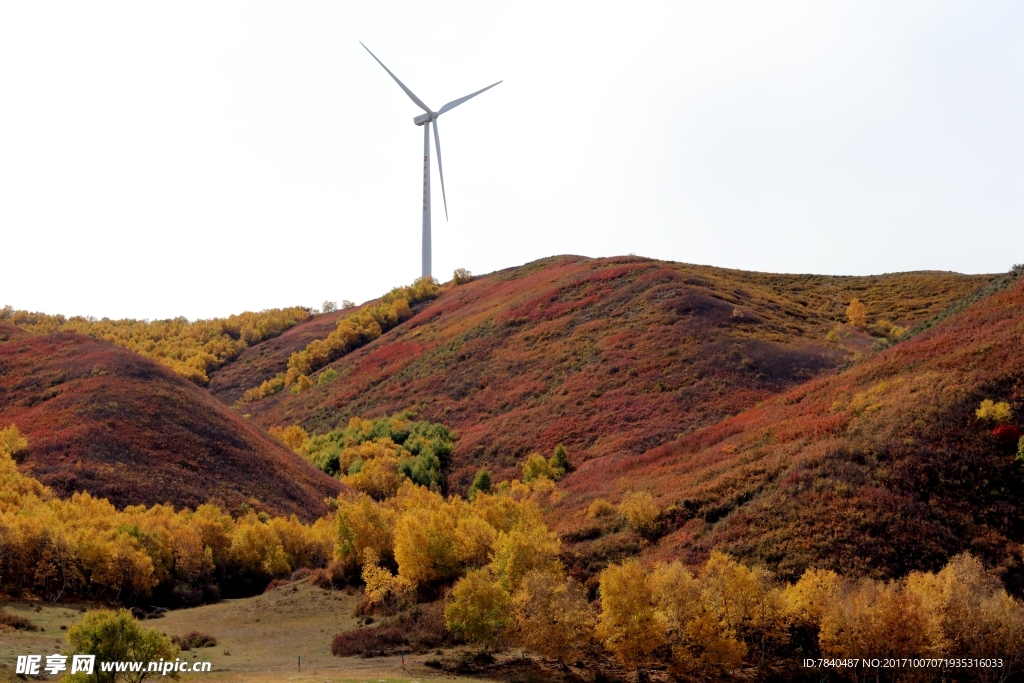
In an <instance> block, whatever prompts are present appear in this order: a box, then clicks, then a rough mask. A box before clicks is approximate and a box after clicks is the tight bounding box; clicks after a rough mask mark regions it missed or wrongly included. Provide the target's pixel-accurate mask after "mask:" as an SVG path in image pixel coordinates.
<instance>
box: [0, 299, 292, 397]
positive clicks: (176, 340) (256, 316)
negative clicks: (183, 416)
mask: <svg viewBox="0 0 1024 683" xmlns="http://www.w3.org/2000/svg"><path fill="white" fill-rule="evenodd" d="M309 317H310V311H309V309H306V308H303V307H302V306H292V307H291V308H274V309H267V310H265V311H260V312H259V313H248V312H247V313H240V314H238V315H232V316H230V317H227V318H212V319H210V320H197V321H195V322H189V321H188V320H187V319H186V318H181V317H179V318H174V319H171V320H154V321H149V320H132V319H124V320H110V319H109V318H103V319H101V320H97V319H96V318H93V317H83V316H73V317H70V318H67V317H65V316H63V315H47V314H45V313H30V312H28V311H16V310H14V309H13V308H12V307H10V306H5V307H4V308H2V309H0V320H3V319H7V320H10V321H11V322H12V323H14V324H15V325H17V326H18V327H19V328H21V329H23V330H25V331H26V332H29V333H30V334H52V333H55V332H77V333H78V334H84V335H88V336H90V337H94V338H96V339H102V340H104V341H108V342H111V343H113V344H117V345H118V346H121V347H124V348H126V349H128V350H130V351H134V352H135V353H138V354H140V355H142V356H146V357H147V358H152V359H154V360H156V361H158V362H160V363H163V364H164V365H166V366H168V367H169V368H171V369H172V370H174V371H175V372H176V373H178V374H179V375H182V376H184V377H187V378H188V379H190V380H192V381H193V382H195V383H196V384H199V385H201V386H206V384H208V383H209V381H210V378H209V373H210V372H211V371H213V370H216V369H217V368H219V367H220V366H222V365H224V364H225V363H227V362H229V361H231V360H233V359H234V358H235V357H236V356H238V354H239V353H241V352H242V351H243V350H244V349H245V348H246V347H248V346H250V345H252V344H256V343H258V342H261V341H263V340H265V339H270V338H271V337H276V336H277V335H279V334H281V333H282V332H284V331H285V330H287V329H289V328H291V327H293V326H295V325H296V324H298V323H300V322H303V321H304V320H306V319H308V318H309Z"/></svg>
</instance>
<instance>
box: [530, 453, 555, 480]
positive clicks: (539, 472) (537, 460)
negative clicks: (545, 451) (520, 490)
mask: <svg viewBox="0 0 1024 683" xmlns="http://www.w3.org/2000/svg"><path fill="white" fill-rule="evenodd" d="M538 477H547V478H548V479H550V480H551V481H554V480H555V479H558V474H557V473H556V472H555V470H554V468H553V467H551V463H549V462H548V461H547V459H546V458H545V457H544V456H543V455H541V454H540V453H532V454H530V455H529V456H528V457H527V458H526V460H524V461H523V481H533V480H534V479H537V478H538Z"/></svg>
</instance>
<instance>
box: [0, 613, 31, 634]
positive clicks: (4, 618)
mask: <svg viewBox="0 0 1024 683" xmlns="http://www.w3.org/2000/svg"><path fill="white" fill-rule="evenodd" d="M4 627H7V628H8V629H11V630H14V631H38V630H39V627H38V626H36V625H35V624H33V623H32V622H31V621H29V620H28V619H26V618H25V617H19V616H18V615H16V614H8V613H7V612H0V631H2V630H4Z"/></svg>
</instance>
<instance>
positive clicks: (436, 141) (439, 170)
mask: <svg viewBox="0 0 1024 683" xmlns="http://www.w3.org/2000/svg"><path fill="white" fill-rule="evenodd" d="M434 149H436V150H437V174H438V175H439V176H441V199H443V200H444V219H445V220H448V197H446V196H445V194H444V168H442V166H441V137H440V136H439V135H438V134H437V119H434Z"/></svg>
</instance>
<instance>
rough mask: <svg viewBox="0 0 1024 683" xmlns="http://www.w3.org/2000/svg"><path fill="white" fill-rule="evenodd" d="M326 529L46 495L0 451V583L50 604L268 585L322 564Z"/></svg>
mask: <svg viewBox="0 0 1024 683" xmlns="http://www.w3.org/2000/svg"><path fill="white" fill-rule="evenodd" d="M334 543H335V534H334V533H333V528H332V525H331V524H330V523H329V522H328V521H326V520H323V521H318V522H317V523H315V524H313V525H308V526H307V525H303V524H302V523H300V522H299V521H298V519H296V518H295V517H292V518H289V519H283V518H273V519H271V518H266V521H264V520H262V519H260V517H258V516H257V515H255V514H251V513H250V514H248V515H246V516H244V517H242V518H240V519H238V520H233V519H232V518H231V517H230V516H229V515H227V514H226V513H224V512H223V511H221V510H220V509H219V508H217V507H216V506H214V505H209V504H207V505H201V506H199V508H197V509H196V510H195V511H192V510H188V509H183V510H175V509H174V508H172V507H171V506H168V505H154V506H152V507H145V506H142V505H134V506H128V507H126V508H125V509H124V510H121V511H118V510H116V509H115V508H114V506H113V505H111V504H110V502H109V501H106V500H103V499H98V498H94V497H92V496H90V495H89V494H88V493H76V494H74V495H72V496H71V497H70V498H69V499H67V500H61V499H59V498H57V497H55V496H54V495H53V494H52V493H51V491H50V490H49V489H48V488H46V487H44V486H42V485H41V484H40V483H39V482H38V481H36V480H35V479H33V478H31V477H27V476H24V475H22V474H21V473H19V472H18V470H17V467H16V466H15V464H14V461H13V460H12V459H11V457H10V455H8V454H6V453H3V454H0V585H3V586H5V588H7V589H14V590H21V589H25V590H34V591H37V592H38V593H40V594H42V595H44V596H47V597H49V598H50V599H54V600H56V599H59V598H60V597H61V596H63V595H64V594H66V593H76V594H89V595H91V596H92V597H94V598H99V597H101V596H103V595H104V594H108V595H111V596H114V597H117V596H122V597H131V596H142V595H147V594H149V593H150V592H151V591H152V590H153V589H154V588H156V587H157V586H158V585H165V586H168V587H170V586H174V585H175V584H176V583H179V582H184V583H186V584H189V585H191V586H201V585H203V584H205V583H207V582H212V581H213V580H214V578H215V576H218V575H219V576H221V577H223V576H224V573H225V572H227V574H229V575H233V576H247V577H255V578H257V579H259V578H263V579H267V580H269V579H270V578H272V577H274V576H281V575H284V574H287V573H289V572H291V571H292V570H293V569H295V568H297V567H299V566H323V564H325V563H326V562H327V561H328V560H329V559H330V557H331V555H332V553H333V549H334Z"/></svg>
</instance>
